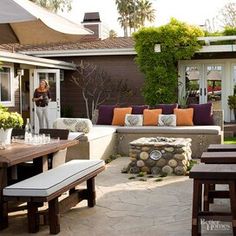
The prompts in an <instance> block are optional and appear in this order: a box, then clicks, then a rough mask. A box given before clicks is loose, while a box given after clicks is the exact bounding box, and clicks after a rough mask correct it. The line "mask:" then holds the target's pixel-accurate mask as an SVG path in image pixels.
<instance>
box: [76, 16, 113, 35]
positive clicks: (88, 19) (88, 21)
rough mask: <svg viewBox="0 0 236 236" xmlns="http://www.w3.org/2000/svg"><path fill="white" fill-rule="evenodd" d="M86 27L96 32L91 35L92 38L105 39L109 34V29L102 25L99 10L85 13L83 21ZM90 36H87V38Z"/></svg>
mask: <svg viewBox="0 0 236 236" xmlns="http://www.w3.org/2000/svg"><path fill="white" fill-rule="evenodd" d="M81 24H82V25H83V27H84V28H87V29H89V30H91V31H93V32H94V34H93V35H89V38H92V39H104V38H107V37H108V35H109V31H108V29H107V28H106V27H104V26H103V25H102V22H101V19H100V15H99V12H86V13H85V14H84V20H83V21H82V22H81ZM87 37H88V36H86V38H87Z"/></svg>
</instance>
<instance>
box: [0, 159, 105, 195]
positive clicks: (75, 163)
mask: <svg viewBox="0 0 236 236" xmlns="http://www.w3.org/2000/svg"><path fill="white" fill-rule="evenodd" d="M103 166H104V161H102V160H72V161H69V162H67V163H65V164H64V165H61V166H58V167H56V168H54V169H51V170H49V171H46V172H43V173H41V174H39V175H36V176H34V177H31V178H29V179H26V180H24V181H21V182H19V183H16V184H13V185H10V186H7V187H6V188H4V190H3V195H5V196H35V197H46V196H49V195H51V194H52V193H54V192H56V191H58V190H60V189H62V188H63V187H65V186H67V185H69V184H71V183H73V182H74V181H76V180H78V179H80V178H82V177H84V176H86V175H87V174H89V173H91V172H93V171H95V170H97V169H99V168H100V167H103Z"/></svg>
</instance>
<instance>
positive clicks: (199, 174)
mask: <svg viewBox="0 0 236 236" xmlns="http://www.w3.org/2000/svg"><path fill="white" fill-rule="evenodd" d="M189 177H190V178H193V205H192V235H193V236H196V235H201V224H200V218H201V217H203V216H231V217H232V227H233V234H234V235H236V164H232V165H227V164H220V165H219V164H203V163H201V164H199V165H195V166H194V167H193V168H192V169H191V171H190V173H189ZM209 184H227V185H228V186H229V198H230V205H231V212H213V211H211V212H210V211H209V209H208V210H203V208H202V203H203V201H202V200H203V199H202V186H204V185H207V186H209ZM204 200H205V199H204Z"/></svg>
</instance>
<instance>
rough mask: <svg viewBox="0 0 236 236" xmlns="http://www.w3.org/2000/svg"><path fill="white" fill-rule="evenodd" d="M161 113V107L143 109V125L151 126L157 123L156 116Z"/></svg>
mask: <svg viewBox="0 0 236 236" xmlns="http://www.w3.org/2000/svg"><path fill="white" fill-rule="evenodd" d="M161 113H162V109H152V110H151V109H150V110H149V109H144V111H143V125H147V126H151V125H157V124H158V116H159V115H160V114H161Z"/></svg>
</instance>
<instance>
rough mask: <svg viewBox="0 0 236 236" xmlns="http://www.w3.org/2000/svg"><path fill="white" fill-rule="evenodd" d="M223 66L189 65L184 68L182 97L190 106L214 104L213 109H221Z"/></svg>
mask: <svg viewBox="0 0 236 236" xmlns="http://www.w3.org/2000/svg"><path fill="white" fill-rule="evenodd" d="M223 69H224V68H223V65H206V64H198V65H187V66H185V67H184V85H185V87H184V89H183V90H182V91H183V94H181V97H183V96H187V97H188V101H187V103H188V104H191V103H194V104H198V103H199V104H201V103H207V102H212V104H213V109H221V100H222V99H221V88H222V78H223V72H224V71H223Z"/></svg>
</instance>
